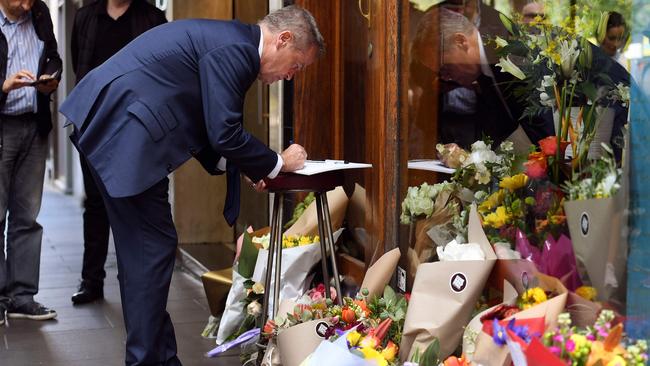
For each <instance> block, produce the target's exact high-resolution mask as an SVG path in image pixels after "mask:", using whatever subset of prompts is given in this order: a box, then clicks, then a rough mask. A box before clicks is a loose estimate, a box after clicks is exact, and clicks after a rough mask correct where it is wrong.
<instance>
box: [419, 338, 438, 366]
mask: <svg viewBox="0 0 650 366" xmlns="http://www.w3.org/2000/svg"><path fill="white" fill-rule="evenodd" d="M438 364H440V341H439V340H438V338H433V342H431V343H430V344H429V346H427V349H426V350H424V353H423V354H422V359H421V360H420V366H438Z"/></svg>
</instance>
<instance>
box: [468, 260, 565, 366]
mask: <svg viewBox="0 0 650 366" xmlns="http://www.w3.org/2000/svg"><path fill="white" fill-rule="evenodd" d="M535 278H536V282H537V283H534V282H535V281H534V280H531V285H530V288H532V287H536V286H539V287H541V288H543V289H544V290H545V291H550V292H553V293H555V294H557V295H556V296H555V297H553V298H551V299H549V300H547V301H544V302H543V303H541V304H538V305H535V306H533V307H532V308H530V309H526V310H522V311H520V312H518V313H517V314H515V315H513V316H511V317H508V318H506V320H510V319H512V318H514V319H530V318H539V317H542V316H543V317H544V326H545V328H544V329H545V330H550V329H554V328H555V327H557V317H558V315H560V313H561V312H563V311H564V307H565V305H566V301H567V296H568V292H567V289H566V288H565V287H564V285H562V282H560V280H558V279H557V278H555V277H551V276H547V275H544V274H542V273H537V274H536V277H535ZM508 300H509V302H511V301H512V300H511V299H508ZM504 303H505V299H504ZM485 313H486V312H483V313H481V314H479V315H477V316H476V317H478V318H480V317H481V316H482V315H483V314H485ZM476 317H475V319H476ZM471 323H472V324H473V325H475V324H476V322H475V321H474V320H472V322H471ZM479 327H482V324H480V322H479ZM474 330H475V331H479V335H478V337H477V338H476V350H475V352H474V353H473V355H471V358H470V360H471V361H473V362H475V363H477V364H483V365H494V366H506V365H510V353H509V351H508V347H505V346H504V347H500V346H498V345H497V344H496V343H494V341H493V340H492V337H490V336H489V335H487V334H485V333H484V332H482V331H481V328H478V329H474Z"/></svg>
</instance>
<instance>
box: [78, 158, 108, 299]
mask: <svg viewBox="0 0 650 366" xmlns="http://www.w3.org/2000/svg"><path fill="white" fill-rule="evenodd" d="M79 161H80V163H81V172H82V173H83V178H84V189H85V190H86V199H85V200H84V213H83V224H84V225H83V230H84V256H83V267H82V269H81V279H82V281H83V285H84V287H86V288H88V289H91V290H100V289H102V288H103V287H104V278H105V277H106V271H104V264H105V263H106V255H107V253H108V236H109V230H110V226H109V224H108V215H107V214H106V207H105V206H104V200H103V198H102V194H101V193H100V191H99V188H97V184H96V183H95V179H93V175H92V173H91V172H90V168H89V167H88V162H87V161H86V159H85V158H84V157H83V156H81V157H80V159H79Z"/></svg>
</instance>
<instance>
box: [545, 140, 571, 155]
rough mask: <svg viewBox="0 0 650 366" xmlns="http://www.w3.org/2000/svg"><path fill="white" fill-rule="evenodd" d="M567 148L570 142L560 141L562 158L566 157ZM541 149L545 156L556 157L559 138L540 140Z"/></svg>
mask: <svg viewBox="0 0 650 366" xmlns="http://www.w3.org/2000/svg"><path fill="white" fill-rule="evenodd" d="M567 146H569V142H568V141H560V155H561V156H564V152H565V151H566V148H567ZM539 147H540V148H541V149H542V153H543V154H544V155H546V156H555V154H556V152H557V136H548V137H545V138H543V139H541V140H539Z"/></svg>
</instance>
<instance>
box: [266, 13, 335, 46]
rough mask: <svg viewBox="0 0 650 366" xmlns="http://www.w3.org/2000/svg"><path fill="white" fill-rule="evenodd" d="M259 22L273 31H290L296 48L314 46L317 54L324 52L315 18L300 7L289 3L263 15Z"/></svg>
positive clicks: (323, 44) (322, 41)
mask: <svg viewBox="0 0 650 366" xmlns="http://www.w3.org/2000/svg"><path fill="white" fill-rule="evenodd" d="M259 24H260V25H264V26H266V27H267V28H268V29H269V30H270V31H271V32H273V33H278V32H282V31H285V30H288V31H290V32H291V33H292V34H293V38H294V42H295V45H296V48H298V49H299V50H301V51H306V50H308V49H309V48H310V47H312V46H315V47H316V49H317V50H318V55H319V56H322V55H323V54H324V53H325V41H324V40H323V36H322V35H321V34H320V31H319V30H318V25H317V24H316V20H315V19H314V17H313V16H312V15H311V14H310V13H309V12H308V11H307V10H305V9H303V8H301V7H298V6H295V5H291V6H287V7H284V8H281V9H278V10H276V11H274V12H272V13H270V14H268V15H267V16H265V17H264V18H263V19H262V20H260V21H259Z"/></svg>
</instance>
